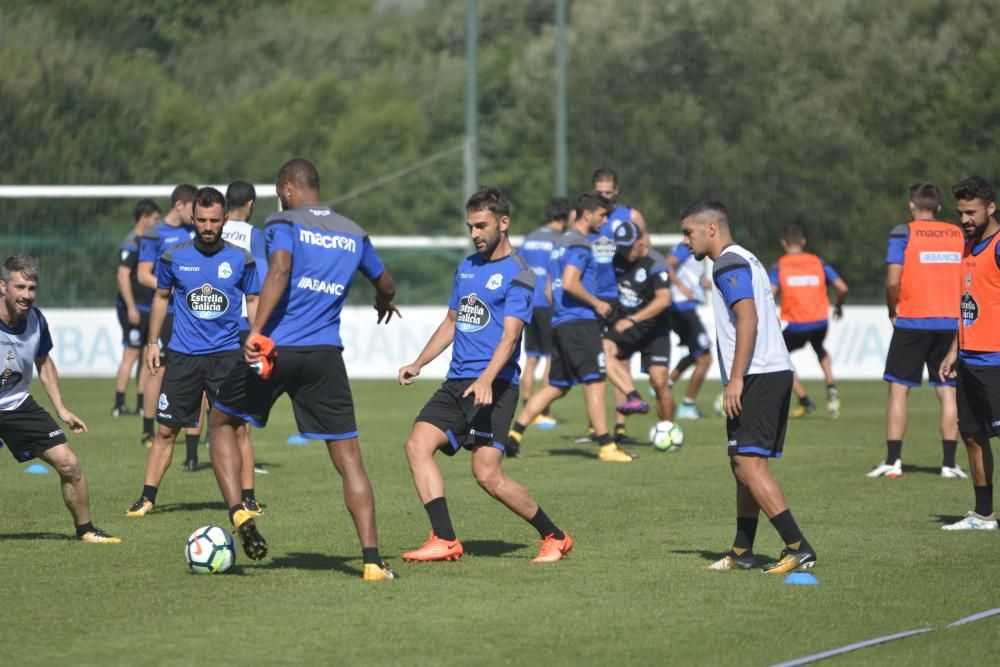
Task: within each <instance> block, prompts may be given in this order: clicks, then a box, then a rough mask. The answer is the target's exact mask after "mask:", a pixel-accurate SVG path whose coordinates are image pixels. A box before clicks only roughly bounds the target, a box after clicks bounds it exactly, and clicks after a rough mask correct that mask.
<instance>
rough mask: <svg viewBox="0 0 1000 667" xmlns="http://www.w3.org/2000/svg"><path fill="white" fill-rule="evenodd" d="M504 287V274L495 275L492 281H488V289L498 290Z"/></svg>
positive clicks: (491, 278) (491, 277)
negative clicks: (501, 286)
mask: <svg viewBox="0 0 1000 667" xmlns="http://www.w3.org/2000/svg"><path fill="white" fill-rule="evenodd" d="M500 285H503V274H502V273H494V274H493V275H492V276H490V279H489V280H487V281H486V289H497V288H499V287H500Z"/></svg>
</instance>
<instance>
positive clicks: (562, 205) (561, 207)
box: [545, 197, 573, 222]
mask: <svg viewBox="0 0 1000 667" xmlns="http://www.w3.org/2000/svg"><path fill="white" fill-rule="evenodd" d="M572 211H573V206H572V204H570V203H569V200H568V199H566V198H565V197H555V198H554V199H553V200H552V201H550V202H549V205H548V206H546V207H545V220H546V222H552V221H553V220H559V221H561V222H569V214H570V213H571V212H572Z"/></svg>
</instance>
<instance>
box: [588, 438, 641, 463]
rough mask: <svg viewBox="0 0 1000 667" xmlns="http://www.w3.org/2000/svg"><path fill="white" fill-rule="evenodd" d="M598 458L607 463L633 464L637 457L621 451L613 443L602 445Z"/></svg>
mask: <svg viewBox="0 0 1000 667" xmlns="http://www.w3.org/2000/svg"><path fill="white" fill-rule="evenodd" d="M597 458H599V459H600V460H601V461H604V462H605V463H631V462H632V461H634V460H635V458H636V457H635V456H633V455H632V454H629V453H628V452H626V451H625V450H624V449H619V448H618V445H616V444H615V443H613V442H612V443H611V444H609V445H601V448H600V449H599V450H598V452H597Z"/></svg>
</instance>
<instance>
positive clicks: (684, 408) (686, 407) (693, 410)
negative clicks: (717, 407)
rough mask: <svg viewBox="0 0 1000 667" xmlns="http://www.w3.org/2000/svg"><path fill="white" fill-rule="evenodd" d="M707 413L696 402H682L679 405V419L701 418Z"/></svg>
mask: <svg viewBox="0 0 1000 667" xmlns="http://www.w3.org/2000/svg"><path fill="white" fill-rule="evenodd" d="M704 416H705V414H704V413H703V412H702V411H701V410H699V409H698V406H697V405H695V404H694V403H681V404H680V405H678V406H677V418H678V419H701V418H703V417H704Z"/></svg>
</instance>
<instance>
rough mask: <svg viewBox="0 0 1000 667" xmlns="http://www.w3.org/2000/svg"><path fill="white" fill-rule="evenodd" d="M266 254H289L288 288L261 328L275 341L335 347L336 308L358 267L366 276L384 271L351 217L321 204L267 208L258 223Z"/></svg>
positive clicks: (373, 276)
mask: <svg viewBox="0 0 1000 667" xmlns="http://www.w3.org/2000/svg"><path fill="white" fill-rule="evenodd" d="M264 239H265V241H266V243H267V254H268V257H270V256H271V254H272V253H274V252H275V251H276V250H284V251H287V252H289V253H291V254H292V271H291V276H290V278H289V281H288V289H286V290H285V294H284V295H283V296H282V298H281V301H280V302H278V305H277V306H276V307H275V309H274V312H273V313H272V314H271V319H270V320H268V322H267V324H266V325H265V326H264V329H263V332H264V334H265V335H267V336H270V337H271V339H272V340H274V343H275V345H278V346H280V347H310V348H311V347H337V348H343V347H344V345H343V343H342V342H341V339H340V312H341V310H343V308H344V302H345V301H347V293H348V291H349V290H350V289H351V281H352V280H353V279H354V274H355V273H357V272H358V271H359V270H360V271H361V273H362V274H364V276H365V277H366V278H368V279H369V280H377V279H378V277H379V276H381V275H382V273H383V272H384V271H385V267H384V266H383V265H382V260H381V259H379V256H378V253H377V252H375V248H374V247H373V246H372V244H371V241H370V240H369V239H368V234H366V233H365V230H363V229H362V228H361V227H360V226H359V225H358V224H357V223H356V222H354V221H353V220H350V219H348V218H345V217H344V216H342V215H340V214H339V213H335V212H333V211H331V210H330V209H329V208H327V207H325V206H318V205H317V206H303V207H300V208H294V209H290V210H288V211H280V212H278V213H272V214H271V215H269V216H268V218H267V221H266V222H265V223H264Z"/></svg>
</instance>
